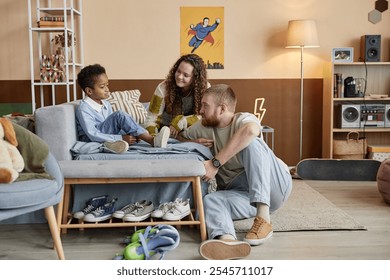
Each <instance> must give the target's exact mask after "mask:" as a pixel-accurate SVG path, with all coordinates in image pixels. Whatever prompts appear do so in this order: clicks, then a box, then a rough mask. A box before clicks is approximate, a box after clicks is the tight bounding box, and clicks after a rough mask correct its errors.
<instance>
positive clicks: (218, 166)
mask: <svg viewBox="0 0 390 280" xmlns="http://www.w3.org/2000/svg"><path fill="white" fill-rule="evenodd" d="M211 162H212V163H213V166H214V167H215V168H220V167H221V166H222V164H221V162H220V161H219V160H217V159H216V158H213V159H212V160H211Z"/></svg>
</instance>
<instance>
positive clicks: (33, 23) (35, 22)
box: [28, 0, 84, 113]
mask: <svg viewBox="0 0 390 280" xmlns="http://www.w3.org/2000/svg"><path fill="white" fill-rule="evenodd" d="M28 20H29V48H30V73H31V103H32V112H33V113H34V111H35V109H36V106H37V99H36V90H37V89H39V93H40V95H39V102H40V106H41V107H43V106H45V103H46V102H45V100H44V88H45V87H47V88H48V90H49V91H51V99H52V100H51V104H52V105H54V104H56V91H57V92H58V90H57V89H60V88H61V87H62V88H64V90H62V91H61V92H65V94H66V100H67V101H68V102H69V101H71V97H72V95H73V100H75V99H76V98H77V84H76V80H77V73H78V72H79V71H80V69H81V68H82V67H83V65H84V53H83V21H82V0H28ZM58 35H61V36H62V38H63V40H62V42H63V43H62V44H63V46H62V47H61V44H60V45H56V41H55V38H56V36H58Z"/></svg>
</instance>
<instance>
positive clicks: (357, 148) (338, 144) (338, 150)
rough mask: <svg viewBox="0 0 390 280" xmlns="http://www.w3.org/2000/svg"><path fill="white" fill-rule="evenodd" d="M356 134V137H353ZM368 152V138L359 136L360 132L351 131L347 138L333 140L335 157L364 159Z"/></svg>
mask: <svg viewBox="0 0 390 280" xmlns="http://www.w3.org/2000/svg"><path fill="white" fill-rule="evenodd" d="M352 135H356V139H354V138H352ZM366 154H367V140H366V138H362V139H360V138H359V132H357V131H351V132H349V133H348V134H347V139H345V140H333V158H335V159H364V158H365V157H366Z"/></svg>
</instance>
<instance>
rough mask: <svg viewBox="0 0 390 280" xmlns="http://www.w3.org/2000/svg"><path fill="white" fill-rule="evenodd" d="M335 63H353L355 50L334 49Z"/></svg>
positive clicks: (333, 57)
mask: <svg viewBox="0 0 390 280" xmlns="http://www.w3.org/2000/svg"><path fill="white" fill-rule="evenodd" d="M332 61H333V62H353V48H333V50H332Z"/></svg>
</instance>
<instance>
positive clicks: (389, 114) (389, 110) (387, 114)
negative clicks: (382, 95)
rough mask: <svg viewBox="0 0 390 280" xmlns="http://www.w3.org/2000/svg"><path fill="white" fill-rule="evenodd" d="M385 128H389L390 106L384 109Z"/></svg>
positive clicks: (387, 105)
mask: <svg viewBox="0 0 390 280" xmlns="http://www.w3.org/2000/svg"><path fill="white" fill-rule="evenodd" d="M385 127H390V104H386V107H385Z"/></svg>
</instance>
